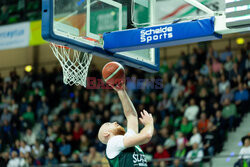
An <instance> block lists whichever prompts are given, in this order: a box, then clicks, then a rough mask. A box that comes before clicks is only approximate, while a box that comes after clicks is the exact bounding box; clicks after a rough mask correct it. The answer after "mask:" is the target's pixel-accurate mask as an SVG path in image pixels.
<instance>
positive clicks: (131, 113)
mask: <svg viewBox="0 0 250 167" xmlns="http://www.w3.org/2000/svg"><path fill="white" fill-rule="evenodd" d="M114 89H115V90H116V91H117V93H118V96H119V98H120V100H121V102H122V107H123V111H124V115H125V117H126V119H127V128H128V129H132V130H134V131H135V133H138V115H137V112H136V110H135V107H134V105H133V103H132V101H131V100H130V98H129V96H128V94H127V92H126V90H125V84H123V86H122V88H120V89H117V88H114Z"/></svg>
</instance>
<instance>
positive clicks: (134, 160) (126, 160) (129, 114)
mask: <svg viewBox="0 0 250 167" xmlns="http://www.w3.org/2000/svg"><path fill="white" fill-rule="evenodd" d="M113 88H114V89H115V91H116V92H117V93H118V96H119V98H120V100H121V102H122V106H123V110H124V115H125V117H126V119H127V132H125V129H124V128H123V127H121V126H120V125H119V124H118V123H117V122H113V123H111V122H107V123H104V124H103V125H102V126H101V128H100V129H99V133H98V138H99V140H100V141H101V142H102V143H103V144H106V145H107V147H106V157H107V159H108V161H109V164H110V166H111V167H134V166H136V167H147V161H146V158H145V156H144V153H143V151H142V150H141V149H140V147H139V146H138V145H142V144H145V143H148V142H149V141H150V140H151V138H152V135H153V131H154V125H153V118H152V115H151V114H149V113H148V112H147V111H145V110H143V111H142V112H141V118H139V119H140V121H141V123H142V124H143V125H144V128H143V129H142V130H141V131H140V132H139V133H138V116H137V112H136V111H135V108H134V106H133V104H132V102H131V100H130V98H129V97H128V94H127V92H126V90H125V84H123V86H122V87H121V88H120V89H118V88H116V87H113Z"/></svg>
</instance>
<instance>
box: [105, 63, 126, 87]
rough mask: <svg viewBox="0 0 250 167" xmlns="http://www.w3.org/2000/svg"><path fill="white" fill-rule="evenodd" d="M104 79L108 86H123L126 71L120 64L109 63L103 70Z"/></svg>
mask: <svg viewBox="0 0 250 167" xmlns="http://www.w3.org/2000/svg"><path fill="white" fill-rule="evenodd" d="M102 77H103V79H104V81H105V82H106V83H107V84H108V85H112V86H116V85H121V83H124V81H125V71H124V68H123V66H122V65H121V64H120V63H117V62H114V61H113V62H109V63H107V64H106V65H105V66H104V67H103V69H102Z"/></svg>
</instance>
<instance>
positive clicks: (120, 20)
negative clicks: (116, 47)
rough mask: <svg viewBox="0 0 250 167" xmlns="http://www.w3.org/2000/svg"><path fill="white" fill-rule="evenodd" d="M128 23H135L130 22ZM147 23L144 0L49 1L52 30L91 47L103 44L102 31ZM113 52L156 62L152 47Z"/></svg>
mask: <svg viewBox="0 0 250 167" xmlns="http://www.w3.org/2000/svg"><path fill="white" fill-rule="evenodd" d="M132 22H134V23H136V24H137V25H132ZM148 22H150V4H149V1H148V0H136V2H132V1H130V0H54V1H53V32H54V33H55V34H56V35H59V36H63V37H67V38H68V39H73V40H77V41H80V42H81V43H84V44H88V45H91V46H95V47H100V48H102V47H103V39H102V35H103V33H105V32H112V31H122V30H126V29H127V28H128V27H130V28H136V27H142V26H147V24H145V25H144V23H148ZM131 26H132V27H131ZM117 54H121V55H124V56H126V57H128V58H133V59H136V60H138V61H142V62H145V63H148V64H155V63H156V62H155V54H156V52H155V49H154V48H152V49H145V50H136V51H129V52H118V53H117Z"/></svg>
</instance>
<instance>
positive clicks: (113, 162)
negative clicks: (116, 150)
mask: <svg viewBox="0 0 250 167" xmlns="http://www.w3.org/2000/svg"><path fill="white" fill-rule="evenodd" d="M106 157H107V155H106ZM107 159H108V161H109V165H110V167H147V160H146V158H145V155H144V153H143V151H142V150H141V148H140V147H139V146H135V147H130V148H127V149H125V150H123V151H122V152H120V154H118V155H117V156H116V157H115V158H113V159H109V158H108V157H107Z"/></svg>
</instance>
